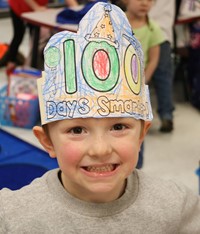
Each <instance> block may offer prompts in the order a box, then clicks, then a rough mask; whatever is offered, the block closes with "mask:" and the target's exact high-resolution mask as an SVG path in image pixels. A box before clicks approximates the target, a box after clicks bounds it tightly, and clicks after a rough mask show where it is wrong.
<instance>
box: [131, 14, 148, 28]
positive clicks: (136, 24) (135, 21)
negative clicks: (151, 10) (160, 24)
mask: <svg viewBox="0 0 200 234" xmlns="http://www.w3.org/2000/svg"><path fill="white" fill-rule="evenodd" d="M126 16H127V18H128V20H129V23H130V25H131V27H132V28H141V27H143V26H144V25H146V24H147V23H148V20H147V16H145V17H137V16H135V15H132V14H130V13H129V12H128V11H127V12H126Z"/></svg>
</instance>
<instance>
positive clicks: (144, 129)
mask: <svg viewBox="0 0 200 234" xmlns="http://www.w3.org/2000/svg"><path fill="white" fill-rule="evenodd" d="M150 127H151V122H150V121H144V122H143V124H142V129H141V134H140V144H142V142H143V141H144V138H145V136H146V134H147V132H148V130H149V128H150Z"/></svg>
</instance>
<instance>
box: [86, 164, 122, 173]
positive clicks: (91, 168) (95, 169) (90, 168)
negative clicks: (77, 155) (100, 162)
mask: <svg viewBox="0 0 200 234" xmlns="http://www.w3.org/2000/svg"><path fill="white" fill-rule="evenodd" d="M117 166H118V164H107V165H104V166H87V167H83V169H84V170H86V171H88V172H97V173H102V172H111V171H114V170H115V169H116V168H117Z"/></svg>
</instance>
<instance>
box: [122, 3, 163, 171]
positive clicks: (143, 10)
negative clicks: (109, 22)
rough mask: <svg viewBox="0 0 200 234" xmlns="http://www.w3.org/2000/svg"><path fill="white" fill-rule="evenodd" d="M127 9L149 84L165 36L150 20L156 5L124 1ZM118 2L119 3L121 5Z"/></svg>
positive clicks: (141, 161) (138, 166)
mask: <svg viewBox="0 0 200 234" xmlns="http://www.w3.org/2000/svg"><path fill="white" fill-rule="evenodd" d="M121 2H122V3H124V8H125V9H126V10H125V12H126V16H127V18H128V20H129V23H130V25H131V27H132V28H133V32H134V34H135V36H136V38H137V39H138V40H139V41H140V43H141V45H142V49H143V52H144V62H145V80H146V83H149V82H150V81H151V79H152V76H153V73H154V71H155V69H156V67H157V65H158V61H159V55H160V44H161V43H162V42H163V41H164V35H163V32H162V31H161V29H160V27H159V25H158V24H157V23H156V22H155V21H153V20H152V19H151V18H149V16H148V13H149V11H150V9H151V7H152V5H153V3H154V1H153V0H122V1H121ZM121 2H120V1H118V2H117V3H118V4H119V3H121ZM143 154H144V143H143V144H142V146H141V149H140V153H139V161H138V164H137V168H138V169H140V168H142V166H143V158H144V157H143Z"/></svg>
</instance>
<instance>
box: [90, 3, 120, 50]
mask: <svg viewBox="0 0 200 234" xmlns="http://www.w3.org/2000/svg"><path fill="white" fill-rule="evenodd" d="M111 10H112V9H111V5H106V6H105V8H104V14H103V16H102V18H101V19H100V21H99V22H98V23H97V25H96V27H95V28H94V30H93V31H92V33H91V34H88V35H86V39H87V40H88V41H98V42H99V41H101V40H103V41H107V42H108V43H109V44H111V45H113V46H115V47H117V46H118V45H117V42H116V39H115V32H114V28H113V24H112V20H111V18H110V12H111Z"/></svg>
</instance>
